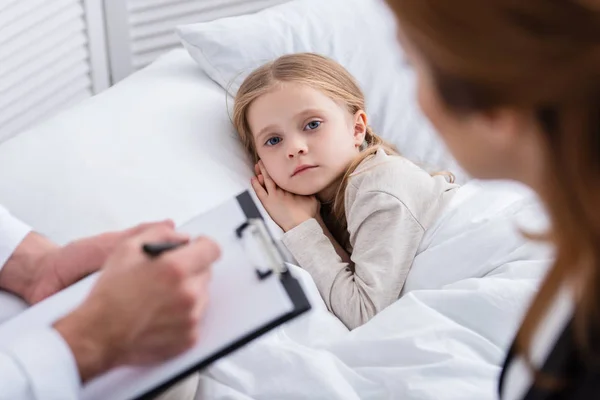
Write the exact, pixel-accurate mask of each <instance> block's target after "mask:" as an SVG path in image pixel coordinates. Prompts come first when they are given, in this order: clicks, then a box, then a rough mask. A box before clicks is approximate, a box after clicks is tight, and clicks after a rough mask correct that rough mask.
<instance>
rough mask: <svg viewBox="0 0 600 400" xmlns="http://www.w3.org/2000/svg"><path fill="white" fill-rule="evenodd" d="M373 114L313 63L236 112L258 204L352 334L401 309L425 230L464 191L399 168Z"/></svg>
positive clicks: (258, 88) (239, 99)
mask: <svg viewBox="0 0 600 400" xmlns="http://www.w3.org/2000/svg"><path fill="white" fill-rule="evenodd" d="M364 110H365V105H364V96H363V94H362V92H361V90H360V89H359V87H358V85H357V83H356V82H355V81H354V79H353V77H352V76H351V75H350V74H349V73H348V72H347V71H346V70H345V69H344V68H343V67H342V66H341V65H339V64H337V63H336V62H334V61H333V60H330V59H327V58H325V57H322V56H319V55H316V54H308V53H304V54H293V55H286V56H283V57H281V58H278V59H277V60H275V61H274V62H271V63H268V64H266V65H264V66H262V67H260V68H258V69H257V70H255V71H254V72H252V73H251V74H250V75H249V76H248V78H246V80H245V81H244V82H243V83H242V85H241V87H240V89H239V91H238V93H237V96H236V98H235V105H234V111H233V122H234V125H235V128H236V129H237V131H238V133H239V136H240V138H241V140H242V142H243V144H244V146H245V148H246V150H247V152H248V154H249V155H250V156H251V157H252V158H253V159H254V161H255V162H256V163H257V164H256V168H255V169H256V177H254V178H253V179H252V186H253V188H254V190H255V191H256V194H257V196H258V198H259V199H260V201H261V202H262V204H263V206H264V207H265V209H266V210H267V212H268V213H269V215H270V216H271V218H272V219H273V220H274V221H275V222H276V223H277V224H278V225H279V226H280V227H281V229H283V231H284V232H285V233H284V236H283V243H284V244H285V246H286V247H287V248H288V250H289V251H290V252H291V253H292V255H293V256H294V258H295V259H296V261H297V262H298V263H299V265H300V266H301V267H302V268H304V269H305V270H307V271H308V272H309V273H310V274H311V275H312V277H313V279H314V280H315V282H316V285H317V287H318V289H319V292H320V293H321V296H322V297H323V300H324V301H325V303H326V304H327V307H328V309H329V310H330V311H331V312H332V313H334V314H335V315H336V316H337V317H338V318H339V319H340V320H341V321H342V322H343V323H344V324H345V325H346V326H347V327H348V328H349V329H353V328H356V327H358V326H360V325H362V324H364V323H366V322H367V321H368V320H369V319H371V318H372V317H373V316H374V315H375V314H377V313H378V312H380V311H381V310H383V309H384V308H385V307H387V306H389V305H390V304H392V303H393V302H394V301H395V300H397V299H398V297H399V295H400V291H401V290H402V287H403V285H404V281H405V280H406V276H407V274H408V271H409V269H410V267H411V264H412V262H413V260H414V258H415V255H416V252H417V248H418V247H419V244H420V242H421V239H422V237H423V235H424V233H425V231H426V230H427V228H428V227H429V226H430V225H431V224H432V222H433V221H434V220H435V219H436V217H437V216H438V215H439V214H440V211H441V210H442V209H443V208H444V206H445V205H446V204H447V203H448V201H449V199H450V198H451V196H452V195H453V192H454V189H455V188H456V187H457V186H456V185H454V184H452V183H450V182H448V181H447V180H446V178H445V177H444V176H430V175H429V174H428V173H426V172H425V171H423V170H422V169H420V168H418V167H417V166H416V165H414V164H413V163H411V162H410V161H408V160H406V159H405V158H403V157H400V156H399V155H398V154H397V152H396V151H395V149H394V148H393V146H391V145H390V144H388V143H386V142H385V141H383V140H382V139H381V138H380V137H378V136H377V135H376V134H374V133H373V131H372V130H371V129H370V127H369V126H368V124H367V114H366V113H365V111H364ZM450 180H452V179H450Z"/></svg>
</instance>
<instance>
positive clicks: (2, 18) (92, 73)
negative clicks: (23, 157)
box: [0, 0, 289, 143]
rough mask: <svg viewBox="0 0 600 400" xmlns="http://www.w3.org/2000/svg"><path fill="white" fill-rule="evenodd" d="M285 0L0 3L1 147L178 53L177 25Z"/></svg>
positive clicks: (12, 0)
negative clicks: (172, 51) (174, 51)
mask: <svg viewBox="0 0 600 400" xmlns="http://www.w3.org/2000/svg"><path fill="white" fill-rule="evenodd" d="M286 1H289V0H52V1H46V0H3V1H0V143H1V142H3V141H5V140H6V139H8V138H10V137H12V136H15V135H17V134H19V133H20V132H22V131H24V130H26V129H27V128H29V127H31V126H32V125H34V124H36V123H39V122H41V121H43V120H45V119H46V118H48V117H50V116H52V115H54V114H55V113H56V112H58V111H60V110H62V109H64V108H66V107H68V106H70V105H72V104H74V103H77V102H79V101H81V100H82V99H85V98H87V97H90V96H92V95H93V94H96V93H98V92H100V91H102V90H104V89H106V88H107V87H109V86H110V85H111V84H113V83H115V82H117V81H119V80H121V79H123V78H125V77H126V76H127V75H129V74H130V73H132V72H134V71H136V70H138V69H140V68H142V67H144V66H146V65H148V64H149V63H151V62H152V61H154V59H156V57H158V56H159V55H161V54H163V53H164V52H166V51H169V50H170V49H172V48H174V47H176V46H178V45H179V41H178V40H177V38H176V36H175V34H174V31H173V28H174V27H175V26H177V25H180V24H185V23H192V22H201V21H210V20H213V19H217V18H222V17H227V16H233V15H240V14H246V13H252V12H256V11H258V10H260V9H263V8H266V7H270V6H273V5H276V4H279V3H284V2H286Z"/></svg>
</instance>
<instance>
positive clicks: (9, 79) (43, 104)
mask: <svg viewBox="0 0 600 400" xmlns="http://www.w3.org/2000/svg"><path fill="white" fill-rule="evenodd" d="M102 12H103V8H102V0H0V141H2V140H6V139H7V138H9V137H11V136H14V135H15V134H17V133H19V132H21V131H22V130H24V129H26V128H28V127H30V126H32V125H33V124H35V123H36V122H39V121H41V120H43V119H44V118H46V117H47V116H49V115H52V114H54V113H56V112H58V111H60V110H61V109H64V108H65V107H67V106H69V105H71V104H74V103H76V102H78V101H80V100H81V99H84V98H87V97H89V96H91V95H92V94H93V93H97V92H99V91H101V90H103V89H105V88H106V87H107V86H108V84H109V81H108V69H107V61H106V50H105V33H104V24H103V16H102Z"/></svg>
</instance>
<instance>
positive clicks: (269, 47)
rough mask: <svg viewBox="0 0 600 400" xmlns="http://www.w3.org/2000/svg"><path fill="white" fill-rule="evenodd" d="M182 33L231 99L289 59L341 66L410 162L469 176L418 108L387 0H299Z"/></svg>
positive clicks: (378, 125) (374, 120)
mask: <svg viewBox="0 0 600 400" xmlns="http://www.w3.org/2000/svg"><path fill="white" fill-rule="evenodd" d="M177 31H178V34H179V36H180V38H181V40H182V42H183V44H184V45H185V47H186V48H187V50H188V51H189V53H190V54H191V56H192V57H193V58H194V59H195V60H196V62H197V63H198V64H199V65H200V67H201V68H202V69H203V70H204V71H205V72H206V73H207V74H208V75H209V76H210V77H211V78H212V79H213V80H214V81H216V82H217V83H218V84H219V85H221V86H222V87H223V88H225V89H227V90H228V91H229V93H230V94H231V95H235V93H236V92H237V90H238V88H239V86H240V84H241V83H242V81H243V80H244V79H245V77H246V76H247V75H248V74H249V73H250V72H251V71H252V70H254V69H255V68H257V67H259V66H260V65H262V64H264V63H266V62H268V61H270V60H273V59H275V58H277V57H279V56H281V55H284V54H289V53H298V52H314V53H319V54H322V55H324V56H328V57H330V58H332V59H334V60H336V61H338V62H339V63H340V64H342V65H343V66H344V67H346V68H347V69H348V70H349V71H350V73H352V74H353V75H354V77H355V78H356V79H357V80H358V82H359V84H360V86H361V88H362V89H363V91H364V93H365V98H366V103H367V112H368V114H369V117H370V124H371V125H372V126H373V128H374V129H375V131H376V132H378V133H379V134H381V135H382V136H383V137H384V138H386V139H388V140H389V141H391V142H393V143H394V144H395V145H397V146H398V148H399V150H400V151H401V152H402V153H403V154H404V155H405V156H406V157H408V158H409V159H412V160H413V161H416V162H419V163H422V164H423V165H424V166H426V167H430V169H438V168H445V169H450V170H451V171H452V172H455V174H457V175H458V176H459V177H461V176H463V173H462V172H461V171H459V169H458V167H457V166H456V164H455V162H454V160H453V159H452V157H451V156H450V155H449V153H448V152H447V150H446V148H445V146H444V145H443V143H442V142H441V140H440V139H439V138H438V137H437V135H436V134H435V133H434V131H433V129H432V128H431V126H430V125H429V124H428V122H427V121H426V120H425V118H424V117H423V116H422V115H421V113H420V111H419V110H418V107H417V105H416V102H415V100H414V99H415V97H414V77H413V74H412V71H411V70H410V69H409V67H408V66H407V65H406V64H405V63H404V61H403V55H402V51H401V49H400V47H399V44H398V42H397V39H396V24H395V18H394V16H393V14H392V13H391V12H390V11H389V9H388V8H387V6H386V5H385V4H384V3H383V2H382V1H381V0H328V1H323V0H295V1H291V2H288V3H285V4H282V5H279V6H276V7H272V8H268V9H266V10H263V11H261V12H258V13H256V14H251V15H243V16H239V17H231V18H225V19H220V20H216V21H212V22H206V23H198V24H192V25H185V26H180V27H178V29H177Z"/></svg>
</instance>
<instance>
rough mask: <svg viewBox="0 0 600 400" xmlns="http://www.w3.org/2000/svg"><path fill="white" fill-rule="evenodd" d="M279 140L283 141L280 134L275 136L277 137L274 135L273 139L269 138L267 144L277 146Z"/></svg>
mask: <svg viewBox="0 0 600 400" xmlns="http://www.w3.org/2000/svg"><path fill="white" fill-rule="evenodd" d="M279 142H281V138H280V137H279V136H275V137H272V138H271V139H269V140H267V142H266V143H265V144H266V145H267V146H275V145H276V144H278V143H279Z"/></svg>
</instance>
